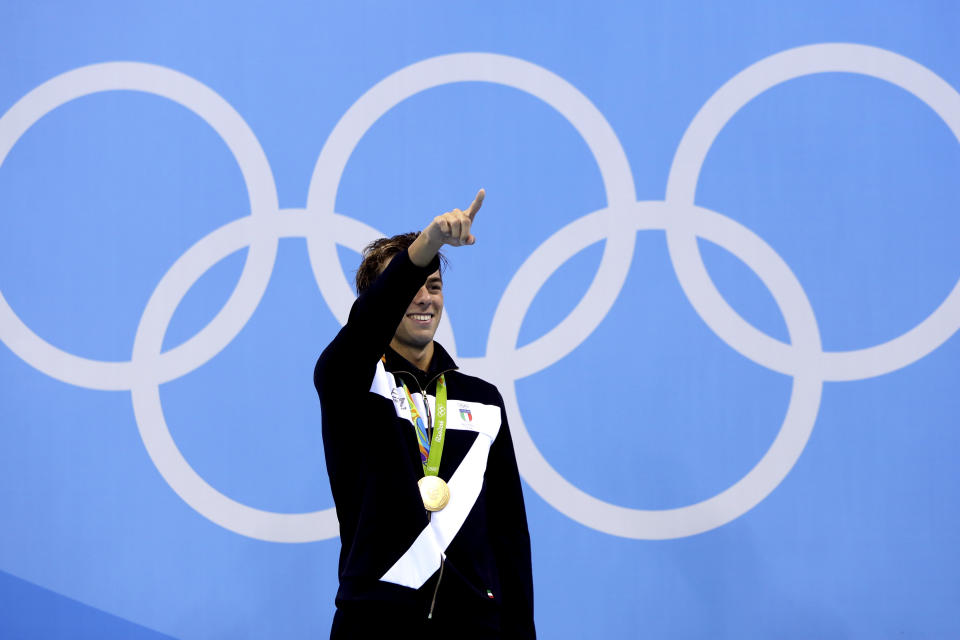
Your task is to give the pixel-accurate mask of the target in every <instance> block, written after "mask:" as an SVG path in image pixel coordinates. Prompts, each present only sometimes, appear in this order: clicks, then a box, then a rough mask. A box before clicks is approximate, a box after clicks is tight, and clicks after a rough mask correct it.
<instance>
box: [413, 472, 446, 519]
mask: <svg viewBox="0 0 960 640" xmlns="http://www.w3.org/2000/svg"><path fill="white" fill-rule="evenodd" d="M417 486H418V487H419V488H420V497H421V498H422V499H423V507H424V508H425V509H426V510H427V511H440V509H443V508H444V507H445V506H447V503H448V502H450V487H448V486H447V483H446V482H444V481H443V480H442V479H441V478H439V477H438V476H424V477H422V478H420V480H419V481H418V482H417Z"/></svg>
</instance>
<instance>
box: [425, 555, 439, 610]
mask: <svg viewBox="0 0 960 640" xmlns="http://www.w3.org/2000/svg"><path fill="white" fill-rule="evenodd" d="M441 580H443V555H441V556H440V575H439V576H437V584H435V585H434V586H433V597H432V598H430V611H429V612H428V613H427V620H432V619H433V607H434V606H435V605H436V604H437V592H438V591H440V581H441Z"/></svg>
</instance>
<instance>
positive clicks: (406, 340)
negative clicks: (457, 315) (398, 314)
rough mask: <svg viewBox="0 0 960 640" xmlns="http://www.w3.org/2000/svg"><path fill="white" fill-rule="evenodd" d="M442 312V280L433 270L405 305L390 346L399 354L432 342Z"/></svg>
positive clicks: (417, 349)
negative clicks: (404, 310) (401, 318)
mask: <svg viewBox="0 0 960 640" xmlns="http://www.w3.org/2000/svg"><path fill="white" fill-rule="evenodd" d="M442 314H443V280H441V279H440V272H439V271H434V272H433V273H432V274H430V277H429V278H427V281H426V283H424V285H423V286H422V287H420V290H419V291H417V295H416V296H414V298H413V300H412V301H411V302H410V306H408V307H407V312H406V313H405V314H404V316H403V320H401V321H400V326H398V327H397V332H396V333H395V334H394V336H393V340H392V341H391V342H390V346H392V347H393V348H394V350H395V351H397V352H398V353H400V354H405V352H407V351H408V350H413V351H422V350H423V349H425V348H426V347H427V346H429V345H430V344H431V343H432V342H433V336H434V334H435V333H436V332H437V327H438V326H439V325H440V316H441V315H442ZM408 359H409V358H408Z"/></svg>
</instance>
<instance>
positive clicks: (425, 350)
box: [314, 189, 536, 639]
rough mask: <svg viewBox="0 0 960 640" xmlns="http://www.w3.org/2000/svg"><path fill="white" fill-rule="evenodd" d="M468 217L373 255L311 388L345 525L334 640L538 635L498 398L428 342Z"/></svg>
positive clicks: (442, 221)
mask: <svg viewBox="0 0 960 640" xmlns="http://www.w3.org/2000/svg"><path fill="white" fill-rule="evenodd" d="M484 195H485V194H484V191H483V189H481V190H480V191H479V192H478V193H477V196H476V198H475V199H474V201H473V202H472V203H471V204H470V206H469V207H467V209H466V210H465V211H461V210H460V209H454V210H452V211H449V212H447V213H444V214H443V215H440V216H437V217H436V218H434V219H433V221H431V222H430V224H429V225H427V227H426V228H425V229H423V231H421V232H419V233H416V232H415V233H409V234H403V235H399V236H394V237H392V238H382V239H380V240H377V241H375V242H373V243H371V244H370V245H369V246H368V247H367V248H366V249H365V250H364V253H363V261H362V262H361V265H360V268H359V269H358V271H357V293H358V297H357V300H356V302H355V303H354V305H353V307H352V308H351V310H350V316H349V318H348V320H347V324H346V325H345V326H344V327H343V328H342V329H341V330H340V332H339V333H338V334H337V336H336V337H335V338H334V339H333V341H332V342H331V343H330V344H329V345H328V346H327V348H326V349H325V350H324V351H323V353H322V354H321V356H320V358H319V360H318V361H317V366H316V368H315V370H314V384H315V386H316V388H317V393H318V394H319V396H320V403H321V410H322V415H323V446H324V456H325V459H326V463H327V473H328V475H329V477H330V488H331V490H332V492H333V498H334V502H335V504H336V509H337V517H338V519H339V522H340V542H341V550H340V563H339V571H338V574H339V579H340V588H339V590H338V591H337V597H336V606H337V610H336V613H335V614H334V620H333V627H332V629H331V634H330V637H331V638H336V639H339V638H379V637H390V638H398V637H399V638H405V637H411V638H413V637H415V638H418V639H423V638H437V639H446V638H458V639H459V638H465V639H470V638H476V639H480V638H534V637H536V632H535V630H534V622H533V581H532V576H531V565H530V536H529V532H528V529H527V519H526V512H525V510H524V504H523V495H522V493H521V489H520V476H519V473H518V471H517V462H516V458H515V456H514V451H513V442H512V440H511V438H510V430H509V427H508V425H507V416H506V411H505V410H504V406H503V399H502V398H501V396H500V393H499V392H498V391H497V389H496V387H494V386H493V385H491V384H490V383H488V382H485V381H483V380H481V379H479V378H476V377H473V376H468V375H466V374H464V373H462V372H460V371H459V370H458V369H457V365H456V364H455V363H454V361H453V359H452V358H451V357H450V355H449V354H447V352H446V351H445V350H444V349H443V347H442V346H440V344H438V343H437V342H436V341H435V340H434V339H433V337H434V334H435V333H436V331H437V326H438V324H439V322H440V317H441V314H442V313H443V277H442V270H441V260H442V259H443V257H442V255H441V254H440V248H441V247H442V246H443V245H449V246H451V247H460V246H465V245H472V244H474V242H475V241H476V239H475V237H474V236H473V234H472V231H471V229H472V226H473V221H474V218H475V216H476V214H477V211H479V209H480V206H481V204H482V203H483V199H484Z"/></svg>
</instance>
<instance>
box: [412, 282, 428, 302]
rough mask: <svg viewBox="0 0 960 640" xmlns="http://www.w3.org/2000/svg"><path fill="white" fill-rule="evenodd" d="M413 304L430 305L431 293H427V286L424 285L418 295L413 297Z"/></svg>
mask: <svg viewBox="0 0 960 640" xmlns="http://www.w3.org/2000/svg"><path fill="white" fill-rule="evenodd" d="M413 304H420V305H428V304H430V292H429V291H427V285H423V286H422V287H420V290H419V291H417V295H416V296H414V297H413Z"/></svg>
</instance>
